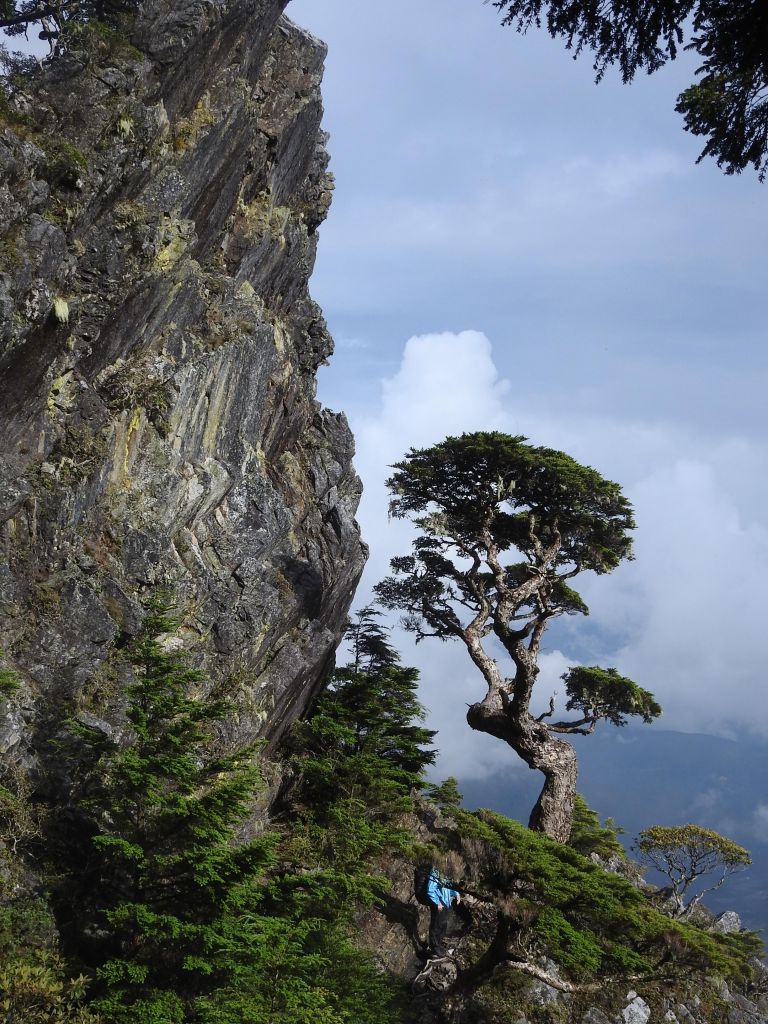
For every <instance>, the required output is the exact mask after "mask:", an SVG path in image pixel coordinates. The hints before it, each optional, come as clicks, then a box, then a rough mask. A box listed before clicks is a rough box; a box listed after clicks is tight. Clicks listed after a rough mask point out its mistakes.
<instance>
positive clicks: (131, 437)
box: [110, 409, 144, 487]
mask: <svg viewBox="0 0 768 1024" xmlns="http://www.w3.org/2000/svg"><path fill="white" fill-rule="evenodd" d="M143 420H144V410H143V409H134V410H133V412H132V413H131V415H130V417H129V416H128V415H127V413H126V414H125V415H124V416H123V417H121V419H120V420H118V422H117V423H116V425H115V447H114V451H115V458H114V463H113V468H112V474H111V476H110V483H111V484H112V485H114V486H123V487H125V486H127V483H128V478H129V476H130V473H131V463H132V462H133V460H134V458H135V455H136V449H137V447H138V443H139V438H140V436H141V428H142V426H143Z"/></svg>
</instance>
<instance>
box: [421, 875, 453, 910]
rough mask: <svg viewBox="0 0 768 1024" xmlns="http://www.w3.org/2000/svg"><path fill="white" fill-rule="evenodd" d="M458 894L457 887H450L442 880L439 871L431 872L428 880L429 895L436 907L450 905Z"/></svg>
mask: <svg viewBox="0 0 768 1024" xmlns="http://www.w3.org/2000/svg"><path fill="white" fill-rule="evenodd" d="M458 895H459V894H458V893H457V892H456V890H455V889H451V888H449V886H448V885H447V884H446V883H445V882H443V881H442V880H441V878H440V875H439V874H438V873H437V871H434V870H433V871H432V872H430V875H429V881H428V882H427V897H428V898H429V901H430V903H434V905H435V906H436V907H438V906H442V907H450V905H451V904H452V903H453V901H454V900H455V899H456V897H457V896H458Z"/></svg>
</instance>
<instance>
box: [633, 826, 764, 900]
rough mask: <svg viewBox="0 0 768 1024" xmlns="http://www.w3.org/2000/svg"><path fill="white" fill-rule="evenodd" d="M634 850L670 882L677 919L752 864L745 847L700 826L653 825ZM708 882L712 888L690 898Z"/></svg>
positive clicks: (702, 890)
mask: <svg viewBox="0 0 768 1024" xmlns="http://www.w3.org/2000/svg"><path fill="white" fill-rule="evenodd" d="M635 849H636V850H637V851H638V853H639V854H640V855H641V856H642V858H643V859H644V860H645V861H646V862H647V863H648V864H650V865H652V866H653V867H654V868H656V870H657V871H660V872H661V874H663V875H666V876H667V878H668V879H669V881H670V883H671V896H672V900H673V902H674V906H675V916H677V917H683V916H684V915H685V914H688V913H690V911H691V910H692V908H693V907H695V906H696V904H697V903H699V902H700V900H701V898H702V896H704V895H705V893H708V892H713V891H714V890H715V889H719V888H720V886H721V885H722V884H723V883H724V882H725V880H726V879H727V878H728V877H729V876H730V875H732V874H733V873H734V872H736V871H740V870H742V869H743V868H746V867H748V866H749V865H750V864H751V863H752V858H751V856H750V854H749V852H748V851H747V850H745V849H744V847H743V846H739V845H738V843H734V842H733V840H732V839H727V838H726V837H725V836H722V835H720V833H719V832H714V831H713V830H712V829H708V828H702V827H701V826H700V825H678V826H671V827H670V826H664V825H653V826H652V827H651V828H647V829H644V830H643V831H642V832H641V833H640V835H639V836H638V837H637V839H636V841H635ZM705 879H707V880H709V881H710V882H711V884H707V885H704V886H703V887H702V888H699V889H698V891H697V892H696V893H695V894H692V895H688V893H689V891H690V890H691V888H692V887H693V886H697V885H698V882H699V880H701V881H704V880H705ZM712 879H714V881H711V880H712Z"/></svg>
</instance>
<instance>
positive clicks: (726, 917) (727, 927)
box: [712, 910, 741, 935]
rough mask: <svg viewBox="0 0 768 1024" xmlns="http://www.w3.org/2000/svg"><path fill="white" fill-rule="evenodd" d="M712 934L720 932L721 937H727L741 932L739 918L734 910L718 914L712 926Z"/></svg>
mask: <svg viewBox="0 0 768 1024" xmlns="http://www.w3.org/2000/svg"><path fill="white" fill-rule="evenodd" d="M712 931H713V932H720V934H721V935H729V934H732V933H733V932H740V931H741V918H740V917H739V915H738V914H737V913H736V911H735V910H725V911H724V912H723V913H722V914H720V915H719V916H718V918H717V920H716V921H715V923H714V924H713V925H712Z"/></svg>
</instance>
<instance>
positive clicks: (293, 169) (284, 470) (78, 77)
mask: <svg viewBox="0 0 768 1024" xmlns="http://www.w3.org/2000/svg"><path fill="white" fill-rule="evenodd" d="M283 6H284V0H215V2H213V3H211V2H210V0H182V2H179V0H173V2H171V0H150V2H148V3H147V4H145V5H144V8H143V12H142V14H141V15H140V18H139V21H138V22H137V24H136V25H135V28H134V30H133V36H132V39H131V40H130V41H129V40H126V39H122V38H120V37H118V36H115V37H112V36H110V35H108V34H107V35H104V34H99V33H97V32H90V33H89V32H86V33H85V35H84V37H83V40H82V42H81V43H78V49H77V50H76V51H74V50H73V51H72V52H71V53H70V54H69V55H68V56H67V57H66V58H63V59H61V60H59V61H58V62H57V63H56V64H55V65H54V66H52V67H50V68H49V69H48V70H47V71H46V72H44V73H43V74H41V76H40V78H39V80H37V81H35V82H34V83H32V84H31V85H30V86H29V87H28V88H27V92H26V93H25V94H18V95H17V96H15V97H14V99H13V101H12V107H13V109H12V110H11V111H10V112H9V113H8V116H7V117H5V116H4V117H3V119H2V121H0V125H1V126H2V127H0V181H1V182H2V183H1V184H0V239H1V241H0V393H2V395H3V401H2V408H1V409H0V453H1V455H2V469H0V538H2V544H0V556H1V557H0V645H1V646H2V648H3V649H4V651H5V655H6V659H7V661H8V662H10V664H11V665H12V667H14V668H15V669H16V670H17V671H18V673H19V675H20V677H21V679H22V681H23V684H24V688H23V691H22V695H21V697H20V698H19V700H17V701H16V703H17V705H18V706H19V707H20V708H21V710H20V711H17V712H14V713H13V714H11V713H5V715H4V717H3V718H2V725H1V727H0V745H2V748H3V750H4V752H5V754H6V756H12V757H16V758H20V757H23V756H24V749H25V747H26V746H28V745H29V744H32V745H34V744H35V743H36V740H35V730H36V729H37V728H39V727H40V725H41V723H44V722H45V720H47V719H48V718H50V717H51V716H52V717H53V718H55V717H56V716H57V715H58V714H60V713H62V712H63V711H67V712H68V713H71V711H72V709H73V708H74V709H75V710H76V711H78V712H80V713H82V714H91V715H95V716H97V717H100V718H106V719H109V718H110V716H112V717H114V712H115V709H116V708H117V706H118V705H119V685H118V682H119V680H118V675H119V671H120V670H119V668H118V667H117V666H116V664H115V662H116V659H115V655H114V652H115V649H116V648H119V647H120V646H121V645H122V644H123V643H124V642H125V639H126V638H127V637H129V636H130V635H131V634H132V633H133V632H134V631H135V630H136V627H137V623H138V622H139V620H140V617H141V601H142V598H145V597H146V596H147V595H148V594H149V593H150V592H152V591H154V590H156V589H157V588H169V589H171V590H172V591H173V592H174V593H175V594H176V596H177V599H178V604H179V607H180V609H181V612H182V617H183V635H184V637H185V640H186V642H187V645H188V647H189V648H190V649H191V650H192V652H193V655H194V658H195V660H196V662H197V663H198V664H200V665H201V666H203V667H204V669H205V670H206V672H207V674H208V676H209V678H210V679H211V680H212V682H213V683H214V684H215V685H216V686H217V688H218V689H219V690H220V691H224V692H226V693H227V694H228V695H230V696H232V697H234V698H235V701H236V706H237V709H238V711H237V714H236V715H235V716H234V717H233V719H232V721H231V722H229V723H227V730H228V735H227V737H226V738H227V740H228V742H230V743H232V744H235V745H237V744H244V743H247V742H250V741H251V740H253V739H255V738H257V737H265V738H266V739H267V741H268V746H271V745H274V744H275V743H276V742H277V741H278V740H279V738H280V737H281V735H282V734H283V733H284V731H285V729H286V728H287V726H288V725H289V724H290V723H291V721H292V720H293V719H294V718H295V717H296V716H297V715H299V714H300V713H301V712H302V711H303V710H304V709H305V708H306V706H307V704H308V702H309V700H310V699H311V697H312V696H313V692H314V691H315V689H316V687H317V685H318V682H319V680H320V679H321V678H322V675H323V671H324V669H325V667H326V666H327V664H328V663H329V660H330V659H331V657H332V654H333V651H334V648H335V646H336V644H337V642H338V638H339V635H340V632H341V630H342V628H343V620H344V617H345V614H346V612H347V609H348V607H349V604H350V601H351V599H352V595H353V592H354V588H355V585H356V583H357V580H358V578H359V575H360V572H361V570H362V566H363V564H364V560H365V547H364V545H362V543H361V541H360V537H359V531H358V527H357V524H356V522H355V519H354V515H355V511H356V507H357V503H358V499H359V494H360V484H359V480H358V478H357V477H356V475H355V472H354V469H353V468H352V455H353V442H352V438H351V435H350V432H349V429H348V427H347V424H346V421H345V420H344V418H343V416H339V415H335V414H333V413H330V412H328V411H326V410H323V409H321V408H320V406H319V405H318V403H317V402H316V400H315V372H316V370H317V367H318V366H319V365H320V364H321V363H323V362H324V361H325V360H326V359H327V357H328V356H329V354H330V353H331V351H332V341H331V339H330V337H329V335H328V332H327V329H326V326H325V323H324V320H323V317H322V314H321V312H320V310H319V308H318V307H317V305H316V304H315V303H314V302H313V301H312V299H311V298H310V297H309V294H308V290H307V282H308V278H309V276H310V274H311V271H312V267H313V263H314V258H315V248H316V243H317V227H318V225H319V224H320V222H321V221H322V220H323V218H324V216H325V214H326V212H327V209H328V206H329V203H330V197H331V190H332V187H333V186H332V178H331V176H330V175H329V174H328V171H327V155H326V152H325V148H324V142H325V137H324V135H323V133H322V131H321V130H320V118H321V113H322V108H321V102H320V95H319V84H320V78H321V74H322V65H323V59H324V55H325V50H324V47H323V45H322V44H321V43H319V42H318V41H317V40H316V39H314V38H313V37H312V36H310V35H309V34H307V33H305V32H303V31H302V30H300V29H299V28H297V27H296V26H295V25H293V24H292V23H291V22H290V21H288V20H287V19H286V18H284V17H282V8H283ZM134 44H135V46H136V47H138V48H139V49H135V48H134Z"/></svg>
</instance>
